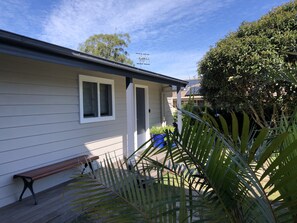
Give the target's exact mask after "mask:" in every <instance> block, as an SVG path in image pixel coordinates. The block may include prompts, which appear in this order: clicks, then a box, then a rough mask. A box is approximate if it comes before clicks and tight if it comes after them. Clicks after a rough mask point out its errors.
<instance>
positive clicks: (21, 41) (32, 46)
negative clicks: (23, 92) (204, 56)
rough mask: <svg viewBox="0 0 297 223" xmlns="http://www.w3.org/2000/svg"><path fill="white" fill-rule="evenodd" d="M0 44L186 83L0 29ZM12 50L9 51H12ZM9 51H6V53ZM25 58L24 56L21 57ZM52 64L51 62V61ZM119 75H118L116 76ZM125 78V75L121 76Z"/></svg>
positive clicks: (170, 81) (139, 77)
mask: <svg viewBox="0 0 297 223" xmlns="http://www.w3.org/2000/svg"><path fill="white" fill-rule="evenodd" d="M0 43H2V44H5V45H9V46H13V48H16V47H17V48H22V49H25V50H27V51H33V52H38V53H42V54H49V55H51V56H54V57H55V56H56V57H66V58H68V59H70V60H76V61H77V60H78V61H81V62H85V63H87V64H88V63H92V64H97V65H103V66H108V67H112V68H114V69H119V70H123V71H128V72H132V73H134V74H137V78H138V79H142V78H141V76H142V75H144V77H143V79H144V80H148V79H150V78H152V81H154V80H155V81H154V82H156V80H162V82H164V81H165V82H166V81H168V82H169V83H170V84H173V85H177V86H186V85H187V83H188V82H187V81H184V80H180V79H177V78H173V77H169V76H166V75H163V74H159V73H155V72H152V71H148V70H144V69H140V68H136V67H133V66H130V65H126V64H122V63H118V62H114V61H110V60H107V59H104V58H100V57H97V56H94V55H90V54H87V53H83V52H80V51H77V50H73V49H70V48H66V47H62V46H58V45H55V44H52V43H47V42H44V41H41V40H37V39H33V38H30V37H26V36H23V35H19V34H16V33H12V32H8V31H5V30H1V29H0ZM13 48H11V49H10V51H13ZM8 51H9V50H6V53H7V52H8ZM23 56H24V57H25V55H23ZM52 62H53V61H52ZM116 75H120V74H116ZM123 76H125V75H123Z"/></svg>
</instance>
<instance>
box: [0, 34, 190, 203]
mask: <svg viewBox="0 0 297 223" xmlns="http://www.w3.org/2000/svg"><path fill="white" fill-rule="evenodd" d="M0 64H1V66H0V207H1V206H4V205H7V204H9V203H12V202H15V201H17V199H18V196H19V195H20V192H21V190H22V186H23V183H22V182H21V180H19V179H17V180H13V178H12V177H13V175H14V174H16V173H20V172H23V171H26V170H30V169H34V168H37V167H41V166H44V165H48V164H51V163H55V162H58V161H62V160H65V159H68V158H71V157H74V156H77V155H81V154H94V155H99V156H100V155H102V154H104V153H107V152H111V153H112V154H113V155H114V156H119V157H123V156H126V157H127V156H129V155H130V154H131V153H132V152H134V151H135V149H136V148H137V147H138V146H139V145H141V144H142V143H143V142H144V141H145V140H147V139H148V138H149V128H150V127H151V126H152V125H155V124H160V123H161V122H162V121H164V120H165V121H166V117H162V114H164V111H162V108H163V107H164V104H161V103H162V99H161V98H162V95H163V89H164V88H166V87H167V86H177V87H178V88H180V87H184V86H185V85H186V84H187V82H186V81H183V80H179V79H176V78H171V77H168V76H164V75H161V74H157V73H153V72H150V71H146V70H142V69H138V68H135V67H131V66H127V65H123V64H119V63H116V62H112V61H108V60H104V59H101V58H98V57H95V56H91V55H88V54H85V53H81V52H78V51H74V50H71V49H67V48H64V47H60V46H56V45H52V44H49V43H46V42H42V41H38V40H35V39H31V38H28V37H24V36H20V35H17V34H13V33H9V32H6V31H3V30H0ZM163 103H165V102H164V101H163ZM166 106H167V105H166ZM73 173H74V170H70V171H65V172H62V173H59V174H55V175H52V176H49V177H46V178H43V179H40V180H38V181H36V183H35V185H34V187H35V191H36V192H38V191H42V190H44V189H47V188H49V187H52V186H55V185H57V184H59V183H62V182H65V181H67V180H69V178H70V177H71V176H72V175H73ZM28 195H30V192H28V191H27V192H26V193H25V196H28Z"/></svg>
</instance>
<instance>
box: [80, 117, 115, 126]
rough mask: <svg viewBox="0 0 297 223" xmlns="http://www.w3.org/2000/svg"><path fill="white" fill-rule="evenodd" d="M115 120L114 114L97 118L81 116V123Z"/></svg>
mask: <svg viewBox="0 0 297 223" xmlns="http://www.w3.org/2000/svg"><path fill="white" fill-rule="evenodd" d="M113 120H115V117H114V116H108V117H97V118H80V124H85V123H93V122H104V121H113Z"/></svg>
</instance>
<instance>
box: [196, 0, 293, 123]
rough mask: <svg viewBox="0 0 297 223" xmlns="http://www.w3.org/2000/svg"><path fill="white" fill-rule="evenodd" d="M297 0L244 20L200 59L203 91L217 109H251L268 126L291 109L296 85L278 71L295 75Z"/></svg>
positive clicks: (260, 121)
mask: <svg viewBox="0 0 297 223" xmlns="http://www.w3.org/2000/svg"><path fill="white" fill-rule="evenodd" d="M296 14H297V1H296V0H295V1H292V2H290V3H288V4H285V5H283V6H281V7H279V8H276V9H274V10H272V11H271V12H270V13H268V14H267V15H266V16H263V17H262V18H261V19H260V20H258V21H256V22H252V23H247V22H245V23H243V24H242V25H241V26H240V27H239V28H238V30H237V31H236V32H234V33H231V34H229V35H228V36H227V37H226V38H224V39H222V40H220V41H219V42H218V43H217V44H216V46H215V47H213V48H211V49H210V50H209V51H208V53H207V54H206V55H205V57H204V58H203V59H202V60H201V61H200V62H199V65H198V72H199V73H200V74H201V75H203V78H202V83H201V85H202V94H203V95H204V96H205V98H206V100H207V101H209V102H210V103H211V105H212V106H213V107H214V108H223V109H226V110H227V111H243V110H244V111H247V112H248V113H249V114H251V115H252V116H253V118H254V119H255V120H256V122H257V123H258V124H261V125H262V126H269V125H270V121H273V122H274V123H275V122H276V119H277V117H279V114H280V113H282V112H286V113H287V114H291V113H292V111H293V110H294V106H295V104H296V102H297V97H296V85H295V84H292V83H291V82H288V81H287V79H280V78H275V75H274V74H283V76H286V75H289V76H296V71H297V69H296V67H297V57H296V56H295V57H294V56H292V55H290V54H288V53H287V52H296V51H297V48H296V47H297V18H296Z"/></svg>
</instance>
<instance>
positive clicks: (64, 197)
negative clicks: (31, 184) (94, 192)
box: [0, 182, 80, 223]
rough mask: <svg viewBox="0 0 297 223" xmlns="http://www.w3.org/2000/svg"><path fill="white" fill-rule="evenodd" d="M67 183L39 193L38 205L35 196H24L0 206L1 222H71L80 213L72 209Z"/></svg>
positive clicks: (71, 198)
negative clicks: (21, 198) (35, 202)
mask: <svg viewBox="0 0 297 223" xmlns="http://www.w3.org/2000/svg"><path fill="white" fill-rule="evenodd" d="M68 183H69V182H67V183H63V184H60V185H58V186H55V187H53V188H50V189H48V190H46V191H43V192H40V193H38V194H37V200H38V205H34V200H33V198H32V197H31V196H30V197H27V198H24V199H23V200H22V201H21V202H19V201H18V202H15V203H13V204H10V205H8V206H5V207H2V208H0V222H3V223H31V222H32V223H33V222H34V223H35V222H36V223H45V222H50V223H62V222H71V221H73V220H74V219H76V218H77V217H78V216H79V215H80V213H76V212H74V211H73V210H72V207H71V205H70V204H71V201H72V200H73V196H70V190H69V189H67V187H66V186H67V184H68Z"/></svg>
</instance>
